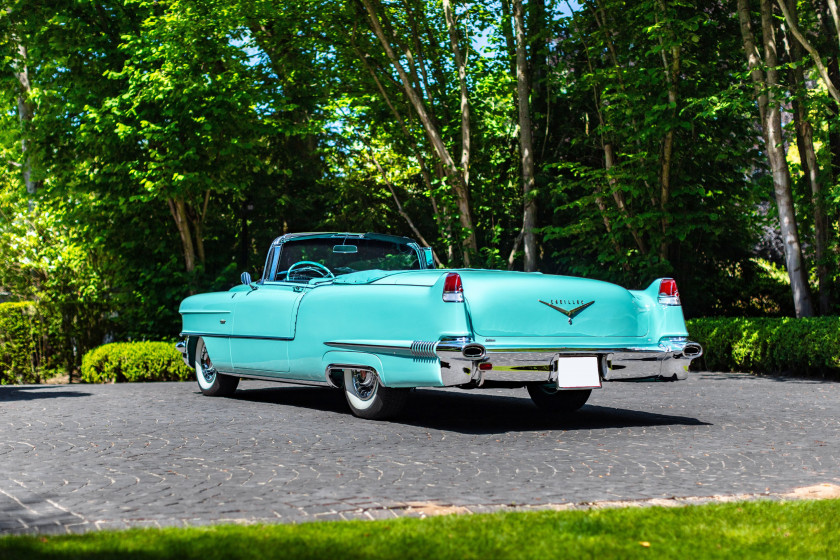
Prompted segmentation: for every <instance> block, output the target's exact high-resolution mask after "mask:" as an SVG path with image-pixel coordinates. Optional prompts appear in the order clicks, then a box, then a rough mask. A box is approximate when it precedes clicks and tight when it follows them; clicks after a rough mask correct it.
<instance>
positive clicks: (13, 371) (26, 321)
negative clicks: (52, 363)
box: [0, 302, 38, 385]
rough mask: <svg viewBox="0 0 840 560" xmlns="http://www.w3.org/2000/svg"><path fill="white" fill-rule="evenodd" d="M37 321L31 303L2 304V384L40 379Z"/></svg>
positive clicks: (0, 345) (0, 382) (0, 333)
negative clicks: (37, 353) (37, 351)
mask: <svg viewBox="0 0 840 560" xmlns="http://www.w3.org/2000/svg"><path fill="white" fill-rule="evenodd" d="M35 323H36V319H35V309H34V306H33V304H32V303H31V302H8V303H0V384H3V385H6V384H14V383H35V382H37V381H38V371H37V367H36V364H37V356H36V349H37V347H38V344H37V339H38V336H37V332H38V328H37V326H36V324H35Z"/></svg>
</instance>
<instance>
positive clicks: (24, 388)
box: [0, 385, 92, 402]
mask: <svg viewBox="0 0 840 560" xmlns="http://www.w3.org/2000/svg"><path fill="white" fill-rule="evenodd" d="M91 395H92V393H86V392H84V391H76V390H74V389H70V388H68V387H56V386H55V385H5V386H3V387H0V402H10V401H33V400H36V399H56V398H59V397H89V396H91Z"/></svg>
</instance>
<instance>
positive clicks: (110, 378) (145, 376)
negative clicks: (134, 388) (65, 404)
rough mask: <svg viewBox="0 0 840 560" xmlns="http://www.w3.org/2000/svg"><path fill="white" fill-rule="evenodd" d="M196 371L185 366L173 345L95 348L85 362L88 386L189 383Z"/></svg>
mask: <svg viewBox="0 0 840 560" xmlns="http://www.w3.org/2000/svg"><path fill="white" fill-rule="evenodd" d="M192 377H193V370H192V369H190V368H188V367H187V366H186V365H184V360H183V358H182V357H181V353H180V352H178V350H176V349H175V345H174V344H173V343H171V342H114V343H112V344H105V345H103V346H100V347H99V348H94V349H93V350H91V351H90V352H88V353H87V354H85V356H84V358H82V381H83V382H85V383H125V382H133V381H186V380H187V379H192Z"/></svg>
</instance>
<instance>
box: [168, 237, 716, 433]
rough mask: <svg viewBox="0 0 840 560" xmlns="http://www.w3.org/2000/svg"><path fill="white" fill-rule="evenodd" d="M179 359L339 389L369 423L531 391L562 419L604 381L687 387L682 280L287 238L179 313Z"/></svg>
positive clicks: (226, 385)
mask: <svg viewBox="0 0 840 560" xmlns="http://www.w3.org/2000/svg"><path fill="white" fill-rule="evenodd" d="M180 313H181V315H182V317H183V332H182V333H181V336H182V337H184V338H183V341H182V342H180V343H178V349H179V350H180V351H181V353H182V354H183V356H184V361H185V362H186V363H187V365H189V366H191V367H194V368H195V371H196V378H197V380H198V385H199V387H200V388H201V392H202V393H204V394H205V395H211V396H226V395H231V394H232V393H234V392H235V391H236V387H237V384H238V383H239V379H240V378H243V377H244V378H252V379H263V380H271V381H282V382H286V383H302V384H310V385H322V386H328V387H333V388H337V389H342V390H343V391H344V393H345V395H346V397H347V403H348V405H349V406H350V409H351V411H352V412H353V413H354V414H355V415H357V416H360V417H362V418H370V419H382V418H387V417H390V416H393V415H394V414H396V413H397V412H398V411H399V410H400V409H401V407H402V406H403V405H404V404H405V401H406V398H407V396H408V393H409V390H410V389H412V388H415V387H461V388H465V389H475V388H489V387H492V388H498V387H510V388H514V387H526V388H527V389H528V393H529V394H530V396H531V398H532V399H533V401H534V403H535V404H536V405H537V406H539V407H540V408H542V409H545V410H548V411H551V412H553V413H557V414H568V413H571V412H573V411H575V410H577V409H579V408H580V407H581V406H583V405H584V403H585V402H586V400H587V399H588V398H589V395H590V393H591V392H592V390H593V389H597V388H600V387H601V386H602V383H603V382H608V381H619V380H627V379H651V380H666V381H671V380H677V379H685V378H686V376H687V374H688V366H689V364H690V363H691V360H692V359H694V358H696V357H698V356H700V355H701V354H702V349H701V347H700V345H699V344H697V343H695V342H690V341H689V340H688V338H687V337H688V333H687V332H686V329H685V322H684V320H683V314H682V308H681V307H680V297H679V292H678V291H677V285H676V282H675V281H674V280H673V279H670V278H664V279H659V280H656V281H654V282H653V283H652V284H651V285H650V286H649V287H648V288H647V289H645V290H640V291H632V290H625V289H624V288H621V287H619V286H616V285H614V284H609V283H606V282H600V281H596V280H587V279H583V278H573V277H567V276H553V275H548V274H540V273H524V272H509V271H499V270H473V269H459V270H443V269H437V268H434V266H433V261H432V252H431V249H429V248H428V247H420V246H419V245H418V244H417V243H415V242H414V241H412V240H411V239H408V238H404V237H396V236H391V235H378V234H370V233H367V234H355V233H299V234H289V235H284V236H282V237H279V238H277V239H276V240H275V241H274V242H273V243H272V244H271V248H270V249H269V251H268V258H267V259H266V263H265V269H264V271H263V275H262V278H261V279H259V280H257V281H252V279H251V277H250V275H249V274H248V273H243V274H242V284H241V285H239V286H236V287H234V288H232V289H231V290H229V291H227V292H217V293H209V294H200V295H195V296H191V297H188V298H187V299H185V300H184V301H183V302H182V303H181V307H180Z"/></svg>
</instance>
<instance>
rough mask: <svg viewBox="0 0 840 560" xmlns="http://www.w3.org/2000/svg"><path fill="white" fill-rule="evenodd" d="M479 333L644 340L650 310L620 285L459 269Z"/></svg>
mask: <svg viewBox="0 0 840 560" xmlns="http://www.w3.org/2000/svg"><path fill="white" fill-rule="evenodd" d="M458 272H459V274H460V275H461V279H462V282H463V286H464V296H465V298H466V301H467V305H468V306H469V311H470V317H471V319H472V324H473V329H474V331H475V332H476V333H477V334H479V335H481V336H485V337H491V336H492V337H505V336H511V337H523V336H536V337H563V336H567V337H616V336H620V337H643V336H645V335H646V334H647V331H648V317H647V314H646V312H645V311H646V310H645V308H644V307H643V306H642V305H641V303H640V302H639V301H637V300H636V298H635V297H634V296H633V295H632V294H631V293H630V292H628V291H627V290H625V289H624V288H622V287H620V286H616V285H615V284H610V283H607V282H600V281H598V280H588V279H584V278H574V277H569V276H553V275H547V274H545V275H544V274H535V273H523V272H504V271H489V270H487V271H474V270H462V271H458Z"/></svg>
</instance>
